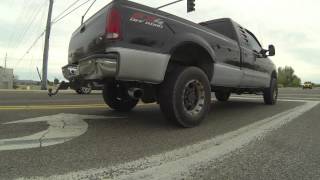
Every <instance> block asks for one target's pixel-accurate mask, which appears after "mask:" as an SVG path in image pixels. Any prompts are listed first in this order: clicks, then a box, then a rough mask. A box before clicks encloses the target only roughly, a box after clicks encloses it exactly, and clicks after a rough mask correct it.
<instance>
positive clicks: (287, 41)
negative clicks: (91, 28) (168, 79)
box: [0, 0, 320, 83]
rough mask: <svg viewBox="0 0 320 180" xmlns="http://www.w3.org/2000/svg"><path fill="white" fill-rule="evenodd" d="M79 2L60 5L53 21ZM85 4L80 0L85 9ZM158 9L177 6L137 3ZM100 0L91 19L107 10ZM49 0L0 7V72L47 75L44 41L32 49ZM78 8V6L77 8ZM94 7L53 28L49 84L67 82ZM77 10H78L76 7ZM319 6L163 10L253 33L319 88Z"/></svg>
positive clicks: (213, 4)
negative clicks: (80, 31)
mask: <svg viewBox="0 0 320 180" xmlns="http://www.w3.org/2000/svg"><path fill="white" fill-rule="evenodd" d="M74 1H75V0H55V1H54V7H53V19H55V18H56V17H57V16H58V15H59V14H60V13H61V12H63V10H65V9H66V8H67V7H68V5H70V4H72V3H73V2H74ZM85 1H86V0H80V1H79V3H78V4H77V5H80V4H81V3H82V2H85ZM133 1H134V2H138V3H141V4H144V5H148V6H151V7H158V6H160V5H163V4H166V3H168V2H171V1H173V0H157V1H152V0H133ZM109 2H110V0H96V3H95V4H94V5H93V7H92V8H91V10H90V11H89V13H88V15H87V16H86V18H89V17H90V16H91V15H92V14H94V13H95V12H96V11H98V10H99V9H101V8H102V7H103V6H104V5H106V4H108V3H109ZM48 5H49V0H1V1H0V22H1V23H0V66H4V59H5V55H6V53H7V67H9V68H14V74H15V75H17V76H18V77H19V79H32V80H39V77H38V74H37V71H36V68H37V67H38V68H39V70H40V71H41V69H42V53H43V45H44V37H41V38H40V39H39V41H37V42H36V43H35V45H34V46H33V48H32V49H31V50H29V51H28V49H29V47H31V45H32V44H33V43H34V41H35V40H36V39H37V37H39V35H40V34H41V33H42V32H43V31H44V29H45V24H46V18H47V11H48ZM77 5H76V6H77ZM89 5H90V2H89V3H87V4H85V5H84V6H83V7H81V8H79V9H78V10H76V11H75V12H73V13H72V14H70V15H68V16H66V17H65V18H64V19H62V20H61V21H59V22H57V23H55V24H53V26H52V30H51V37H50V51H49V68H48V79H49V80H53V79H54V78H58V79H63V76H62V73H61V67H62V66H64V65H66V64H67V55H68V44H69V40H70V37H71V34H72V32H73V31H74V30H75V29H76V28H77V27H78V26H79V25H80V21H81V16H82V15H83V13H84V12H85V11H86V9H87V8H88V6H89ZM76 6H75V7H76ZM319 7H320V1H319V0H304V1H301V0H242V1H239V0H223V1H215V0H196V11H195V12H191V13H186V1H183V2H180V3H177V4H174V5H171V6H169V7H165V8H163V9H162V10H164V11H166V12H169V13H171V14H174V15H177V16H180V17H183V18H185V19H188V20H191V21H193V22H197V23H198V22H202V21H207V20H212V19H217V18H223V17H230V18H232V19H233V20H235V21H236V22H238V23H240V24H241V25H242V26H244V27H246V28H247V29H249V30H250V31H252V32H253V33H254V34H255V35H256V36H257V38H258V39H259V40H260V42H261V44H262V45H263V46H264V47H265V48H267V47H268V45H269V44H274V45H275V47H276V56H274V57H272V58H271V59H272V61H273V62H274V63H275V64H276V65H277V67H284V66H291V67H293V69H294V70H295V74H296V75H297V76H298V77H300V78H301V79H302V81H303V82H304V81H312V82H315V83H320V35H319V34H318V33H319V32H320V23H318V22H319V18H320V12H319Z"/></svg>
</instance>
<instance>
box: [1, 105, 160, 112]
mask: <svg viewBox="0 0 320 180" xmlns="http://www.w3.org/2000/svg"><path fill="white" fill-rule="evenodd" d="M152 104H154V103H152ZM152 104H138V106H145V105H152ZM89 108H90V109H92V108H108V106H107V105H105V104H68V105H65V104H61V105H47V104H46V105H30V106H0V111H2V110H48V109H89Z"/></svg>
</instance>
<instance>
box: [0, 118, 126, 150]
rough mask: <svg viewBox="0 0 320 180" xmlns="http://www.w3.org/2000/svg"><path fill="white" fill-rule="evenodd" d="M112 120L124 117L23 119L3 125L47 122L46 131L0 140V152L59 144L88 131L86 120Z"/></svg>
mask: <svg viewBox="0 0 320 180" xmlns="http://www.w3.org/2000/svg"><path fill="white" fill-rule="evenodd" d="M106 118H107V119H114V118H124V117H112V116H95V115H79V114H56V115H52V116H44V117H37V118H30V119H24V120H19V121H14V122H9V123H5V124H21V123H34V122H47V123H48V125H49V126H48V129H46V130H44V131H41V132H38V133H35V134H32V135H29V136H24V137H18V138H11V139H0V151H4V150H17V149H29V148H37V147H45V146H51V145H56V144H61V143H64V142H67V141H70V140H72V139H74V138H76V137H79V136H81V135H82V134H84V133H85V132H86V131H87V130H88V124H87V122H86V121H84V120H86V119H90V120H92V119H106Z"/></svg>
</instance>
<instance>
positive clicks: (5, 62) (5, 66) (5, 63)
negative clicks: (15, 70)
mask: <svg viewBox="0 0 320 180" xmlns="http://www.w3.org/2000/svg"><path fill="white" fill-rule="evenodd" d="M7 57H8V55H7V53H6V56H5V58H4V69H7Z"/></svg>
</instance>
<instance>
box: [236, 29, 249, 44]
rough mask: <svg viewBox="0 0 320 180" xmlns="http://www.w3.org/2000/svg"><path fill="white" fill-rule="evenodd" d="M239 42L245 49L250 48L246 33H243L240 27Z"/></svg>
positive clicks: (243, 30)
mask: <svg viewBox="0 0 320 180" xmlns="http://www.w3.org/2000/svg"><path fill="white" fill-rule="evenodd" d="M238 30H239V36H240V37H239V38H240V39H239V40H240V44H241V45H242V46H244V47H246V48H250V45H249V39H248V33H247V32H246V31H245V29H244V28H243V27H241V26H239V29H238Z"/></svg>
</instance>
